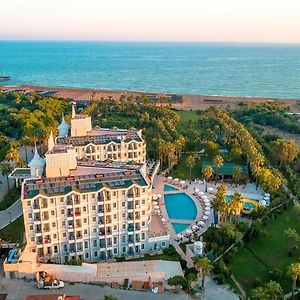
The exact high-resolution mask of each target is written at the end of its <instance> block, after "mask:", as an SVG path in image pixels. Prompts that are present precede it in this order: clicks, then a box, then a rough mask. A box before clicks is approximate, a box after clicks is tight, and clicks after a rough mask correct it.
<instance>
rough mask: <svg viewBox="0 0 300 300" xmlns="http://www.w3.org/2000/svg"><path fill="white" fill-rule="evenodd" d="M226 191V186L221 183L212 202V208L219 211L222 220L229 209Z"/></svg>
mask: <svg viewBox="0 0 300 300" xmlns="http://www.w3.org/2000/svg"><path fill="white" fill-rule="evenodd" d="M226 192H227V188H226V186H225V185H223V184H221V185H220V186H219V187H218V188H217V192H216V194H215V196H214V197H213V199H212V202H211V205H212V208H213V209H214V210H215V211H217V212H219V214H220V220H221V221H222V219H223V217H224V214H226V211H227V203H226V200H225V195H226Z"/></svg>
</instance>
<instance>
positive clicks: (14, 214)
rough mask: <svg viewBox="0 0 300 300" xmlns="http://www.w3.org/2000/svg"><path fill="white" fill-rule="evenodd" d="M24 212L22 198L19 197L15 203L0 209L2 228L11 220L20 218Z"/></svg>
mask: <svg viewBox="0 0 300 300" xmlns="http://www.w3.org/2000/svg"><path fill="white" fill-rule="evenodd" d="M22 214H23V209H22V202H21V199H18V200H17V201H16V202H15V203H14V204H13V205H11V206H10V207H8V208H7V209H5V210H2V211H0V229H2V228H4V227H6V226H7V225H9V224H10V223H11V222H13V221H15V220H16V219H18V218H19V217H20V216H22Z"/></svg>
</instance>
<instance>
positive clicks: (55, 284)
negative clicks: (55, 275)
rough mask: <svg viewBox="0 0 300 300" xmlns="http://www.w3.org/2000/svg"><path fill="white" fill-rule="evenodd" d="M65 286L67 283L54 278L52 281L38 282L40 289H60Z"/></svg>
mask: <svg viewBox="0 0 300 300" xmlns="http://www.w3.org/2000/svg"><path fill="white" fill-rule="evenodd" d="M64 286H65V283H64V282H63V281H62V280H58V279H54V280H53V281H52V282H44V281H39V282H38V288H39V289H48V290H59V289H62V288H63V287H64Z"/></svg>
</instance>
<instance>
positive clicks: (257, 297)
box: [251, 286, 269, 300]
mask: <svg viewBox="0 0 300 300" xmlns="http://www.w3.org/2000/svg"><path fill="white" fill-rule="evenodd" d="M251 299H253V300H268V299H269V296H268V294H267V291H266V290H265V289H264V288H263V287H261V286H260V287H257V288H255V289H253V290H251Z"/></svg>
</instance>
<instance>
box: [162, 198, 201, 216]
mask: <svg viewBox="0 0 300 300" xmlns="http://www.w3.org/2000/svg"><path fill="white" fill-rule="evenodd" d="M164 200H165V206H166V209H167V213H168V216H169V219H180V220H194V219H195V218H196V215H197V207H196V205H195V203H194V201H193V199H192V198H191V197H189V196H188V195H187V194H186V193H177V194H169V195H168V194H167V195H165V196H164Z"/></svg>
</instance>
